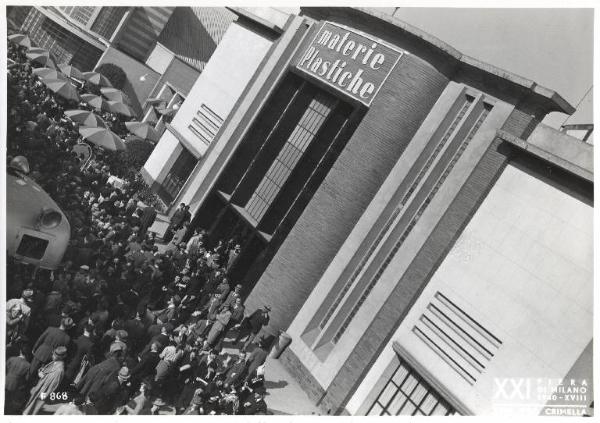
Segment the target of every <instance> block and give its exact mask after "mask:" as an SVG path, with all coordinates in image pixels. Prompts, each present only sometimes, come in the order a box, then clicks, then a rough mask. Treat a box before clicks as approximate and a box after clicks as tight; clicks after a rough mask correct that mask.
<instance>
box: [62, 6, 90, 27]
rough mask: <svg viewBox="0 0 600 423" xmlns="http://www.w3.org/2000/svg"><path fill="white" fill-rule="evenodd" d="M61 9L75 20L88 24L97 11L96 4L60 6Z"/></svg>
mask: <svg viewBox="0 0 600 423" xmlns="http://www.w3.org/2000/svg"><path fill="white" fill-rule="evenodd" d="M59 9H60V10H61V11H62V12H63V13H64V14H65V15H67V16H69V17H70V18H72V19H73V20H74V21H76V22H79V23H80V24H82V25H84V26H86V25H88V24H89V22H90V19H91V18H92V16H93V15H94V13H95V12H96V9H97V7H94V6H60V7H59Z"/></svg>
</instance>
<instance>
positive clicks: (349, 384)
mask: <svg viewBox="0 0 600 423" xmlns="http://www.w3.org/2000/svg"><path fill="white" fill-rule="evenodd" d="M535 123H536V121H535V119H534V118H533V117H532V116H530V115H528V114H527V113H524V112H522V111H519V110H514V111H513V112H512V113H511V115H510V116H509V118H508V119H507V120H506V122H505V123H504V125H503V127H502V129H504V130H506V131H509V132H511V133H513V134H515V135H517V136H523V134H524V133H527V132H528V131H531V130H532V127H534V126H535ZM509 151H510V149H509V148H508V147H507V146H506V145H504V144H503V143H502V141H501V140H500V139H496V140H495V141H494V142H493V143H492V144H491V146H490V147H489V149H488V151H487V152H486V154H485V155H484V156H483V157H482V159H481V160H480V161H479V163H478V164H477V165H476V167H475V169H474V171H473V173H472V174H471V176H470V177H469V179H468V180H467V182H466V183H465V185H464V186H463V187H462V188H461V190H460V192H459V194H458V195H457V196H456V198H455V199H454V200H453V202H452V204H451V205H450V207H449V208H448V210H447V211H446V213H445V214H444V216H443V218H442V219H441V220H440V222H439V223H438V224H437V225H436V229H435V230H434V232H433V233H432V234H431V236H430V237H429V238H428V240H427V241H426V242H425V244H424V245H423V247H422V249H421V250H420V251H419V253H418V255H417V256H416V257H415V259H414V260H413V262H412V263H411V265H410V266H409V268H408V269H407V271H406V272H405V273H404V275H403V277H402V279H401V280H400V281H399V283H398V285H397V286H396V287H395V289H394V291H393V292H392V294H391V295H390V297H389V298H388V300H387V301H386V302H385V303H384V304H383V306H382V307H381V309H380V311H379V313H378V314H377V316H376V317H375V319H374V320H373V322H372V323H371V325H370V326H369V328H368V329H367V331H366V332H365V334H364V336H363V337H362V338H361V340H360V341H359V342H358V344H357V345H356V347H355V348H354V350H353V351H352V353H351V355H350V356H349V358H348V360H347V361H346V363H345V364H344V366H343V367H342V368H341V369H340V371H339V372H338V374H337V375H336V377H335V378H334V380H333V381H332V383H331V384H330V385H329V386H328V388H327V393H326V395H325V396H324V397H323V399H322V401H321V402H320V404H319V406H320V407H321V408H322V409H324V410H325V409H335V410H336V414H340V413H343V412H344V411H345V409H344V405H345V404H346V402H347V401H348V399H349V398H350V396H351V394H352V393H353V392H354V390H355V389H356V387H357V386H358V384H359V383H360V381H361V380H362V378H363V377H364V374H365V373H366V371H368V369H369V368H370V366H371V365H372V364H373V363H374V362H375V360H376V359H377V357H378V356H379V353H380V352H381V349H382V348H383V347H384V346H385V345H386V343H387V342H388V341H389V339H390V336H391V335H392V334H393V333H394V332H395V330H396V329H397V327H398V326H399V325H400V323H401V321H402V319H403V318H404V316H405V315H406V313H407V312H408V310H409V309H410V307H411V305H412V304H413V303H414V301H415V300H416V298H417V297H418V296H419V294H420V292H421V291H422V290H423V289H424V288H425V286H426V285H427V282H428V281H429V279H430V278H431V275H433V273H434V272H435V269H436V268H437V266H439V264H440V263H441V262H442V260H443V259H444V257H445V256H446V254H447V252H448V251H449V250H450V249H451V247H452V245H453V244H454V242H455V241H456V239H457V238H458V236H459V235H460V233H461V232H462V230H463V228H464V227H465V226H466V225H467V223H468V222H469V220H470V219H471V217H472V216H473V215H474V213H475V211H476V210H477V208H478V207H479V205H480V204H481V202H482V201H483V199H484V198H485V197H486V195H487V193H488V192H489V190H490V189H491V187H492V186H493V185H494V183H495V181H496V179H497V178H498V176H499V175H500V174H501V173H502V169H503V168H504V166H505V165H506V163H507V162H508V160H509V156H510V154H509Z"/></svg>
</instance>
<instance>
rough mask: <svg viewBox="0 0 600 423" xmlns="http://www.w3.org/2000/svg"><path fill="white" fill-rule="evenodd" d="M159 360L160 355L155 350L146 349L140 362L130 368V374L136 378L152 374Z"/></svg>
mask: <svg viewBox="0 0 600 423" xmlns="http://www.w3.org/2000/svg"><path fill="white" fill-rule="evenodd" d="M159 361H160V357H159V354H158V353H157V352H154V351H147V352H145V353H144V354H142V356H141V357H140V362H139V363H138V364H137V365H136V366H135V367H134V368H133V369H132V370H131V375H132V376H134V377H135V378H136V379H138V380H139V379H143V378H145V377H147V376H153V375H154V371H155V369H156V365H157V364H158V362H159Z"/></svg>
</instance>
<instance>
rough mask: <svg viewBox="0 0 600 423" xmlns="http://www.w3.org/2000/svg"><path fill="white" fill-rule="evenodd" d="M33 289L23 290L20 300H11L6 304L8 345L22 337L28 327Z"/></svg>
mask: <svg viewBox="0 0 600 423" xmlns="http://www.w3.org/2000/svg"><path fill="white" fill-rule="evenodd" d="M32 302H33V289H29V288H28V289H25V290H23V292H22V293H21V298H13V299H11V300H8V301H7V302H6V325H7V329H6V341H7V343H10V342H12V341H14V340H16V339H17V338H19V337H20V336H22V335H23V334H24V333H25V332H26V331H27V328H28V327H29V319H30V317H31V307H30V306H31V303H32Z"/></svg>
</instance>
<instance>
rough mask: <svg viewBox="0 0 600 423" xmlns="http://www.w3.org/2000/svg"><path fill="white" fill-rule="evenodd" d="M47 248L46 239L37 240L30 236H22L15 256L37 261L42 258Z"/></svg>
mask: <svg viewBox="0 0 600 423" xmlns="http://www.w3.org/2000/svg"><path fill="white" fill-rule="evenodd" d="M47 247H48V240H47V239H42V238H37V237H35V236H31V235H23V237H22V238H21V243H20V244H19V248H17V254H18V255H20V256H24V257H29V258H32V259H36V260H39V259H41V258H42V257H44V253H45V252H46V248H47Z"/></svg>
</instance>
